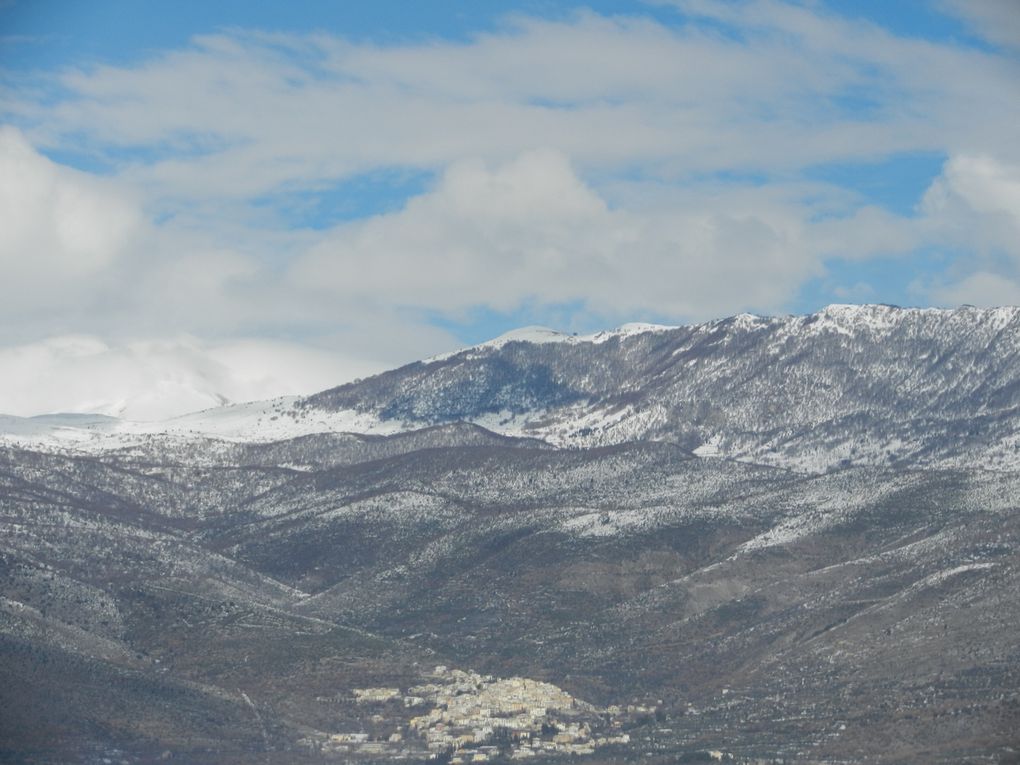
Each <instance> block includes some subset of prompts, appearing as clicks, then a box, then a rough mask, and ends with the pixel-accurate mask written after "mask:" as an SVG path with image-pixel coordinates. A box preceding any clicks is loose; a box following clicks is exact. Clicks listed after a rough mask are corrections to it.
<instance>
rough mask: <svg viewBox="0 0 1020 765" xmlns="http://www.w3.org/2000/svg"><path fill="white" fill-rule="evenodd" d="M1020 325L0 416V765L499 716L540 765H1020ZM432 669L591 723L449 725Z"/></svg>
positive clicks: (541, 359)
mask: <svg viewBox="0 0 1020 765" xmlns="http://www.w3.org/2000/svg"><path fill="white" fill-rule="evenodd" d="M1018 323H1020V310H1016V309H998V310H990V311H978V310H976V309H960V310H957V311H932V310H923V311H922V310H902V309H896V308H888V307H882V306H866V307H847V306H832V307H830V308H828V309H826V310H824V311H821V312H819V313H817V314H814V315H812V316H803V317H783V318H761V317H754V316H746V315H745V316H737V317H734V318H731V319H725V320H722V321H717V322H710V323H706V324H701V325H697V326H691V327H675V328H669V327H657V326H647V325H642V326H633V325H630V326H626V327H623V328H621V329H619V330H615V331H612V332H603V333H598V334H595V335H590V336H582V337H578V336H574V335H564V334H561V333H556V332H554V331H552V330H544V329H536V328H529V329H527V330H523V331H518V332H515V333H510V334H508V335H505V336H503V337H501V338H497V339H496V340H494V341H490V342H488V343H483V344H481V345H479V346H475V347H473V348H468V349H465V350H462V351H459V352H457V353H453V354H447V355H444V356H441V357H436V358H432V359H428V360H426V361H422V362H418V363H415V364H411V365H409V366H406V367H402V368H400V369H396V370H392V371H390V372H386V373H384V374H381V375H378V376H376V377H372V378H369V379H366V380H363V381H360V382H357V383H352V384H349V385H345V386H342V387H339V388H333V389H330V390H327V391H324V392H322V393H319V394H316V395H314V396H309V397H303V398H302V397H292V398H280V399H273V400H270V401H263V402H255V403H250V404H240V405H234V406H225V407H219V408H215V409H210V410H206V411H202V412H197V413H195V414H190V415H187V416H184V417H178V418H175V419H171V420H166V421H164V422H147V423H146V422H143V423H138V422H129V421H124V420H120V419H116V418H113V417H105V416H101V415H81V414H79V415H56V416H47V417H38V418H28V419H25V418H12V417H6V418H0V431H2V432H3V433H4V434H5V435H3V436H2V439H3V442H0V761H4V762H7V761H11V762H47V763H55V762H98V761H103V760H108V761H111V762H127V763H131V764H132V765H142V764H143V763H152V762H162V761H165V760H167V759H168V757H172V758H173V759H174V760H175V761H177V760H180V761H183V762H196V763H249V762H254V761H262V760H265V761H267V762H268V761H272V762H279V763H293V764H294V765H314V764H315V763H322V762H335V763H340V762H364V763H369V762H394V763H396V762H409V761H417V762H423V761H427V759H428V758H434V757H435V756H436V753H437V748H442V749H441V750H440V754H442V753H443V752H445V751H447V748H448V751H450V752H452V751H454V747H461V748H460V749H459V750H457V751H458V752H459V754H458V756H459V757H460V758H461V759H462V760H463V761H476V760H475V759H474V752H475V748H474V747H475V745H476V744H477V745H478V747H481V748H483V749H479V750H478V753H481V754H485V756H486V758H488V757H489V754H490V753H492V754H498V752H494V751H493V750H492V748H491V747H492V746H496V749H497V750H498V744H499V741H500V740H503V743H504V745H506V744H507V742H506V740H505V739H506V738H507V737H506V736H503V737H502V739H500V737H499V736H495V735H494V730H493V731H492V732H490V733H488V734H487V733H486V732H485V728H484V727H479V726H481V725H491V726H492V727H493V728H495V727H496V726H498V725H509V724H511V723H512V724H514V725H519V727H520V731H519V732H527V733H528V738H527V739H520V740H519V741H518V744H515V746H518V745H519V746H523V744H520V741H524V740H527V741H528V742H531V741H537V742H538V745H539V746H540V747H541V748H542V752H543V754H541V755H536V757H540V759H536V760H535V761H536V762H539V761H541V762H563V763H565V762H567V758H566V756H563V757H561V755H566V753H567V752H570V756H569V759H570V761H571V762H573V761H574V757H575V755H576V756H577V757H581V756H583V755H584V754H585V753H586V754H587V755H594V756H593V758H592V759H591V760H590V761H591V762H605V763H619V764H621V765H622V763H630V762H636V761H641V762H651V763H661V764H662V765H665V763H675V762H711V761H719V760H720V758H722V760H723V761H727V762H733V763H736V764H739V765H752V763H762V762H791V763H792V762H798V763H799V762H803V763H822V762H829V763H831V762H870V763H888V765H893V764H894V763H895V764H898V763H914V762H923V763H938V764H939V765H957V764H958V763H973V764H974V765H977V764H978V763H987V762H1012V761H1014V759H1015V758H1013V754H1014V753H1015V742H1016V734H1015V731H1016V730H1017V729H1018V726H1017V720H1018V719H1020V718H1018V711H1020V695H1018V693H1017V688H1018V687H1020V683H1018V667H1020V661H1018V657H1020V639H1018V637H1017V635H1018V633H1017V630H1016V624H1017V621H1018V618H1020V608H1018V601H1017V598H1016V592H1017V591H1018V589H1020V556H1018V555H1017V550H1018V549H1020V511H1018V504H1017V497H1020V470H1017V469H1011V467H1014V466H1016V465H1017V461H1016V458H1015V445H1016V438H1017V435H1016V434H1017V433H1018V432H1020V428H1018V423H1017V408H1018V397H1020V380H1018V378H1020V362H1018V358H1020V355H1018V353H1017V350H1018V348H1017V345H1018V337H1020V327H1018ZM493 431H496V432H493ZM522 435H531V436H533V437H531V438H523V437H520V436H522ZM720 455H721V456H723V457H730V458H736V459H713V458H712V457H714V456H720ZM699 457H703V458H702V459H699ZM755 463H758V464H755ZM761 463H773V464H771V465H770V464H761ZM868 463H870V464H868ZM789 467H792V468H796V469H795V470H790V469H781V468H789ZM918 467H922V468H924V469H917V468H918ZM988 467H995V468H997V469H996V470H989V469H987V468H988ZM437 665H441V666H442V667H444V668H445V669H443V670H442V672H439V670H438V669H434V668H436V667H437ZM437 673H438V674H439V675H441V676H442V677H447V676H448V675H449V676H450V677H454V678H458V680H457V684H458V688H459V690H458V694H459V693H460V691H461V690H463V691H464V693H474V692H475V691H478V686H477V683H476V682H474V681H472V682H473V683H474V684H467V685H466V684H465V683H466V680H467V679H468V678H476V677H485V676H492V677H501V678H510V677H512V678H515V680H514V683H515V684H516V685H515V687H520V688H528V687H530V688H536V687H548V688H554V689H562V691H563V692H566V693H568V694H570V697H572V698H575V699H579V700H581V701H583V704H580V703H579V704H577V705H573V704H571V716H570V718H569V722H568V721H564V720H559V718H556V720H553V719H551V718H549V719H547V718H548V705H547V704H545V703H544V702H543V703H539V702H538V700H536V703H537V704H538V706H537V709H538V713H537V717H535V718H534V719H532V718H531V717H528V718H527V719H526V720H521V721H519V723H518V722H513V721H512V719H511V718H506V717H501V716H497V717H493V716H491V715H489V714H488V709H489V708H488V707H487V706H486V705H480V704H476V703H475V702H472V708H475V707H477V715H476V714H475V713H474V712H472V713H471V714H472V717H471V720H474V719H475V716H478V717H486V718H487V719H485V720H480V721H479V725H474V723H472V725H473V726H474V727H472V725H468V724H467V723H466V722H465V721H464V719H461V720H460V721H459V722H455V723H454V724H455V728H454V729H453V730H452V731H451V730H447V729H445V726H446V725H447V723H448V722H450V721H448V720H446V718H445V717H442V718H441V716H440V717H435V716H434V715H433V712H434V711H436V713H437V714H438V711H437V710H438V707H436V710H430V709H429V708H428V705H427V704H425V706H423V704H424V702H425V699H426V697H428V698H431V696H430V695H429V694H430V693H431V692H430V691H427V690H421V689H427V688H428V687H429V686H434V684H435V681H436V677H437ZM490 680H491V678H490ZM485 682H490V681H485ZM492 682H495V681H492ZM536 683H538V685H536ZM462 686H463V687H462ZM469 686H470V687H469ZM556 692H557V693H559V692H560V691H559V690H557V691H556ZM394 694H396V695H394ZM456 698H459V699H461V701H463V702H467V701H469V698H470V697H468V696H463V695H458V696H457V697H456ZM511 701H513V702H514V703H515V704H516V703H518V702H519V701H520V699H511ZM527 708H528V709H535V708H536V707H535V705H533V704H529V705H528V706H527ZM483 709H484V710H485V711H484V712H483ZM447 711H449V707H447ZM532 714H534V713H532ZM578 715H581V716H580V717H578ZM465 719H466V718H465ZM513 719H516V718H513ZM430 720H431V721H432V722H429V721H430ZM440 724H442V726H443V728H440V727H439V726H440ZM561 724H562V725H563V727H567V726H568V724H569V725H570V726H573V728H572V729H574V730H575V734H567V735H568V737H570V736H576V738H572V739H571V741H569V742H568V741H566V740H564V739H563V738H561V737H560V736H561V731H560V727H559V726H560V725H561ZM581 725H584V726H588V727H587V732H584V731H582V730H581V729H580V726H581ZM423 726H424V727H423ZM624 726H625V727H624ZM568 729H571V728H568ZM362 731H364V732H362ZM476 731H481V732H480V733H478V734H477V737H478V739H479V741H476V740H475V736H476ZM469 732H470V741H469V740H468V738H467V736H468V733H469ZM624 733H625V734H626V735H625V736H624V735H623V734H624ZM454 734H456V735H454ZM492 742H495V743H492ZM599 742H601V743H599ZM558 746H559V747H560V748H559V749H557V747H558ZM504 749H505V746H504ZM531 749H532V746H531V744H530V743H528V750H529V751H530V750H531ZM515 751H516V750H515ZM521 751H524V750H523V749H521ZM469 752H470V753H471V754H469ZM83 753H84V754H83ZM167 753H169V755H168V754H167ZM648 753H653V754H652V755H651V756H650V755H649V754H648ZM546 755H547V756H546ZM469 756H470V757H471V760H468V759H467V758H468V757H469ZM503 757H504V758H505V759H506V760H509V759H512V758H510V757H509V756H508V755H507V753H506V751H504V752H503ZM557 758H559V759H557ZM452 759H453V758H452V757H451V760H452ZM585 761H587V760H582V759H578V760H577V762H585Z"/></svg>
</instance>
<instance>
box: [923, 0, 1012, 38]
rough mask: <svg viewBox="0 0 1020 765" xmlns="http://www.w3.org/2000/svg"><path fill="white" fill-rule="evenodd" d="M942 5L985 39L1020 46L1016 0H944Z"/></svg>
mask: <svg viewBox="0 0 1020 765" xmlns="http://www.w3.org/2000/svg"><path fill="white" fill-rule="evenodd" d="M940 5H941V6H942V7H943V9H945V10H946V11H947V12H949V13H952V14H954V15H956V16H959V17H960V18H962V19H963V20H964V21H965V22H966V23H967V24H968V25H969V26H970V27H971V28H972V29H973V30H974V31H975V32H976V33H977V34H979V35H981V36H982V37H984V38H985V39H987V40H989V41H991V42H993V43H995V44H997V45H1003V46H1006V47H1008V48H1014V49H1018V50H1020V5H1018V4H1017V2H1016V0H942V2H941V3H940Z"/></svg>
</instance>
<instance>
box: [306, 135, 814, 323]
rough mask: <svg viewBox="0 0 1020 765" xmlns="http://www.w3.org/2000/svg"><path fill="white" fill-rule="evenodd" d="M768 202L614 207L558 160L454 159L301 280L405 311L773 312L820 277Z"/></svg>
mask: <svg viewBox="0 0 1020 765" xmlns="http://www.w3.org/2000/svg"><path fill="white" fill-rule="evenodd" d="M774 197H775V194H773V193H771V192H762V193H760V194H748V193H743V194H732V193H731V194H728V195H724V196H722V197H716V198H714V199H697V198H694V197H693V196H692V197H689V198H687V199H686V200H684V204H683V205H680V206H678V207H674V208H671V209H670V210H668V211H661V212H656V211H650V210H643V211H636V210H621V209H612V208H610V207H609V206H608V205H607V204H606V202H605V201H604V200H603V199H602V198H600V197H599V196H598V195H597V194H596V193H595V192H594V191H593V190H592V189H591V188H590V187H588V186H587V185H585V184H584V183H583V182H582V181H581V180H580V179H579V178H578V177H577V175H576V174H575V172H574V171H573V169H572V168H571V166H570V164H569V162H568V161H567V160H566V158H565V157H564V156H563V155H561V154H559V153H558V152H555V151H550V150H544V151H533V152H526V153H524V154H522V155H521V156H520V157H518V158H516V159H514V160H513V161H510V162H507V163H504V164H501V165H497V166H494V167H492V166H487V165H486V164H484V163H482V162H480V161H463V162H459V163H455V164H454V165H453V166H451V168H450V169H449V170H448V171H447V172H446V173H445V174H444V175H443V177H442V178H441V180H440V181H439V183H438V184H437V185H436V187H435V188H434V189H433V190H431V191H430V192H428V193H426V194H423V195H421V196H418V197H415V198H414V199H412V200H410V201H409V202H408V204H407V205H406V207H405V208H404V209H403V210H401V211H399V212H396V213H392V214H388V215H381V216H377V217H374V218H371V219H369V220H366V221H361V222H356V223H350V224H346V225H343V226H340V227H338V228H336V229H334V230H333V231H332V232H330V234H329V235H328V236H327V237H326V238H325V239H324V241H322V242H320V243H319V244H317V245H316V246H315V247H313V248H312V249H311V250H310V252H309V253H308V254H307V255H306V256H305V258H304V259H302V260H301V261H299V262H298V263H297V265H296V267H295V270H294V279H295V281H296V282H297V283H298V284H300V285H301V286H302V287H303V288H306V289H322V290H327V291H329V292H331V293H333V294H336V295H340V296H347V297H350V296H356V295H358V294H363V293H369V294H385V295H387V296H388V297H389V299H390V300H392V301H394V302H396V303H398V304H402V305H407V306H417V307H428V308H433V309H439V310H445V311H456V310H461V309H466V308H469V307H471V306H476V305H479V304H482V305H488V306H493V307H495V308H496V309H498V310H504V311H506V310H511V309H513V308H515V307H517V306H519V305H520V304H521V303H523V302H525V301H527V300H535V301H538V302H539V303H544V304H557V303H568V302H573V301H577V302H580V303H583V304H584V305H585V306H586V307H587V308H588V310H590V311H592V312H594V313H596V314H600V315H603V316H627V315H633V314H634V313H636V312H647V311H656V312H659V313H663V314H670V315H686V316H705V315H712V314H713V312H717V311H718V310H719V308H720V306H723V307H724V310H725V309H728V308H733V309H736V308H739V307H742V306H751V307H756V308H760V309H776V308H778V307H779V306H781V305H782V304H783V303H784V302H785V301H786V300H788V299H789V298H790V296H791V292H792V291H793V290H795V289H796V288H797V287H798V286H799V285H800V283H801V282H802V281H803V279H805V278H806V277H808V276H810V275H811V274H813V273H815V272H816V271H817V262H816V260H815V259H814V253H812V252H810V251H809V250H808V248H807V242H806V236H805V233H806V232H805V223H804V221H803V220H801V219H800V217H799V212H798V210H797V209H796V207H795V206H794V205H792V204H789V203H786V202H784V201H783V200H777V199H775V198H774Z"/></svg>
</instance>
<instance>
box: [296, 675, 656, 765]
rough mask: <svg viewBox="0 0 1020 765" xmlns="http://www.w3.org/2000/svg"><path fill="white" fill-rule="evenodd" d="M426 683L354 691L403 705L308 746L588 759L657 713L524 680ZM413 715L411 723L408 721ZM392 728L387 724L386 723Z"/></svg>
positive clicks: (449, 757)
mask: <svg viewBox="0 0 1020 765" xmlns="http://www.w3.org/2000/svg"><path fill="white" fill-rule="evenodd" d="M429 679H430V680H431V682H428V683H425V684H423V685H417V686H413V687H411V688H408V689H407V690H406V691H402V690H401V689H399V688H355V689H353V699H354V700H355V702H356V703H357V704H358V705H362V706H366V707H373V706H374V707H378V708H379V711H380V712H382V711H384V710H385V709H386V708H387V707H388V708H390V709H393V708H394V707H398V706H399V707H400V708H402V709H403V710H406V712H405V715H400V718H401V720H402V722H401V723H400V724H393V718H394V717H396V715H392V716H391V715H383V714H380V715H375V716H374V719H375V720H376V721H377V722H379V723H381V724H382V725H381V726H378V727H376V730H374V731H373V732H366V731H358V732H343V733H334V734H331V735H329V736H328V737H327V738H325V739H323V740H317V741H313V740H306V741H305V744H306V745H307V746H309V747H312V748H315V749H317V750H319V751H321V752H323V753H338V754H340V753H347V754H362V755H375V756H379V755H384V756H385V755H389V756H392V757H401V756H411V755H421V754H425V753H427V754H428V755H429V756H430V757H431V758H432V759H434V760H436V761H441V762H449V763H451V765H462V764H463V763H469V762H486V761H489V760H493V759H496V758H504V759H505V758H511V759H514V760H522V759H527V758H530V757H535V756H536V755H539V754H543V755H549V754H574V755H580V754H592V753H593V752H594V751H595V750H596V749H597V748H598V747H602V746H606V745H609V744H626V743H628V742H629V741H630V736H629V735H628V734H627V733H626V732H624V728H625V727H627V724H628V722H629V721H631V720H633V719H636V718H639V717H641V716H647V715H650V714H654V713H655V711H656V708H655V706H652V705H643V704H634V705H630V706H628V707H626V708H621V707H617V706H610V707H607V708H605V709H600V708H597V707H595V706H593V705H591V704H588V703H586V702H584V701H581V700H580V699H576V698H574V697H573V696H571V695H570V694H569V693H567V692H566V691H564V690H562V689H561V688H558V687H557V686H555V685H552V684H551V683H545V682H541V681H539V680H531V679H528V678H523V677H510V678H496V677H493V676H491V675H480V674H478V673H476V672H471V671H464V670H460V669H450V668H448V667H446V666H442V665H440V666H437V667H436V668H435V670H434V671H433V672H432V673H431V677H430V678H429ZM406 714H410V715H411V716H410V718H407V717H406ZM386 722H390V725H389V726H387V725H386V724H385V723H386Z"/></svg>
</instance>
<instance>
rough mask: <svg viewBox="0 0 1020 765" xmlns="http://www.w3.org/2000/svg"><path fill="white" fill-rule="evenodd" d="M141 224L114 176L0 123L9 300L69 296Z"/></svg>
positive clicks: (4, 281)
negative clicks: (48, 154) (97, 173)
mask: <svg viewBox="0 0 1020 765" xmlns="http://www.w3.org/2000/svg"><path fill="white" fill-rule="evenodd" d="M140 224H141V217H140V214H139V211H138V210H137V209H136V207H135V206H134V205H133V204H132V203H131V202H130V200H129V199H127V198H126V195H125V194H124V193H123V192H122V191H121V190H120V189H118V188H117V186H116V184H114V183H111V182H107V181H103V180H100V179H98V178H95V177H93V176H89V175H88V174H86V173H80V172H77V171H74V170H72V169H70V168H68V167H65V166H62V165H58V164H56V163H54V162H51V161H50V160H48V159H46V158H45V157H43V156H42V155H40V154H39V153H38V152H36V151H35V149H33V148H32V146H31V145H30V144H29V143H28V141H27V140H26V139H25V138H24V136H23V135H22V134H21V133H20V131H18V130H17V129H16V128H13V127H10V126H0V269H2V276H3V278H0V299H2V300H3V301H4V302H5V304H6V305H5V308H6V309H7V310H8V311H9V310H11V309H12V308H16V307H24V306H26V305H36V304H39V303H42V304H44V305H48V304H51V303H53V302H59V301H61V300H63V299H64V297H65V294H66V292H67V291H69V290H73V289H78V288H81V287H82V286H83V283H82V280H83V279H86V278H88V277H90V276H94V275H96V274H98V273H100V272H102V271H103V270H105V269H107V268H109V267H110V266H111V265H112V264H113V263H114V262H115V261H116V260H117V258H118V257H119V256H120V255H122V254H123V252H124V251H125V249H126V248H127V247H128V245H129V243H130V240H131V238H132V236H133V235H135V234H136V233H137V231H138V229H139V226H140Z"/></svg>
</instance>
